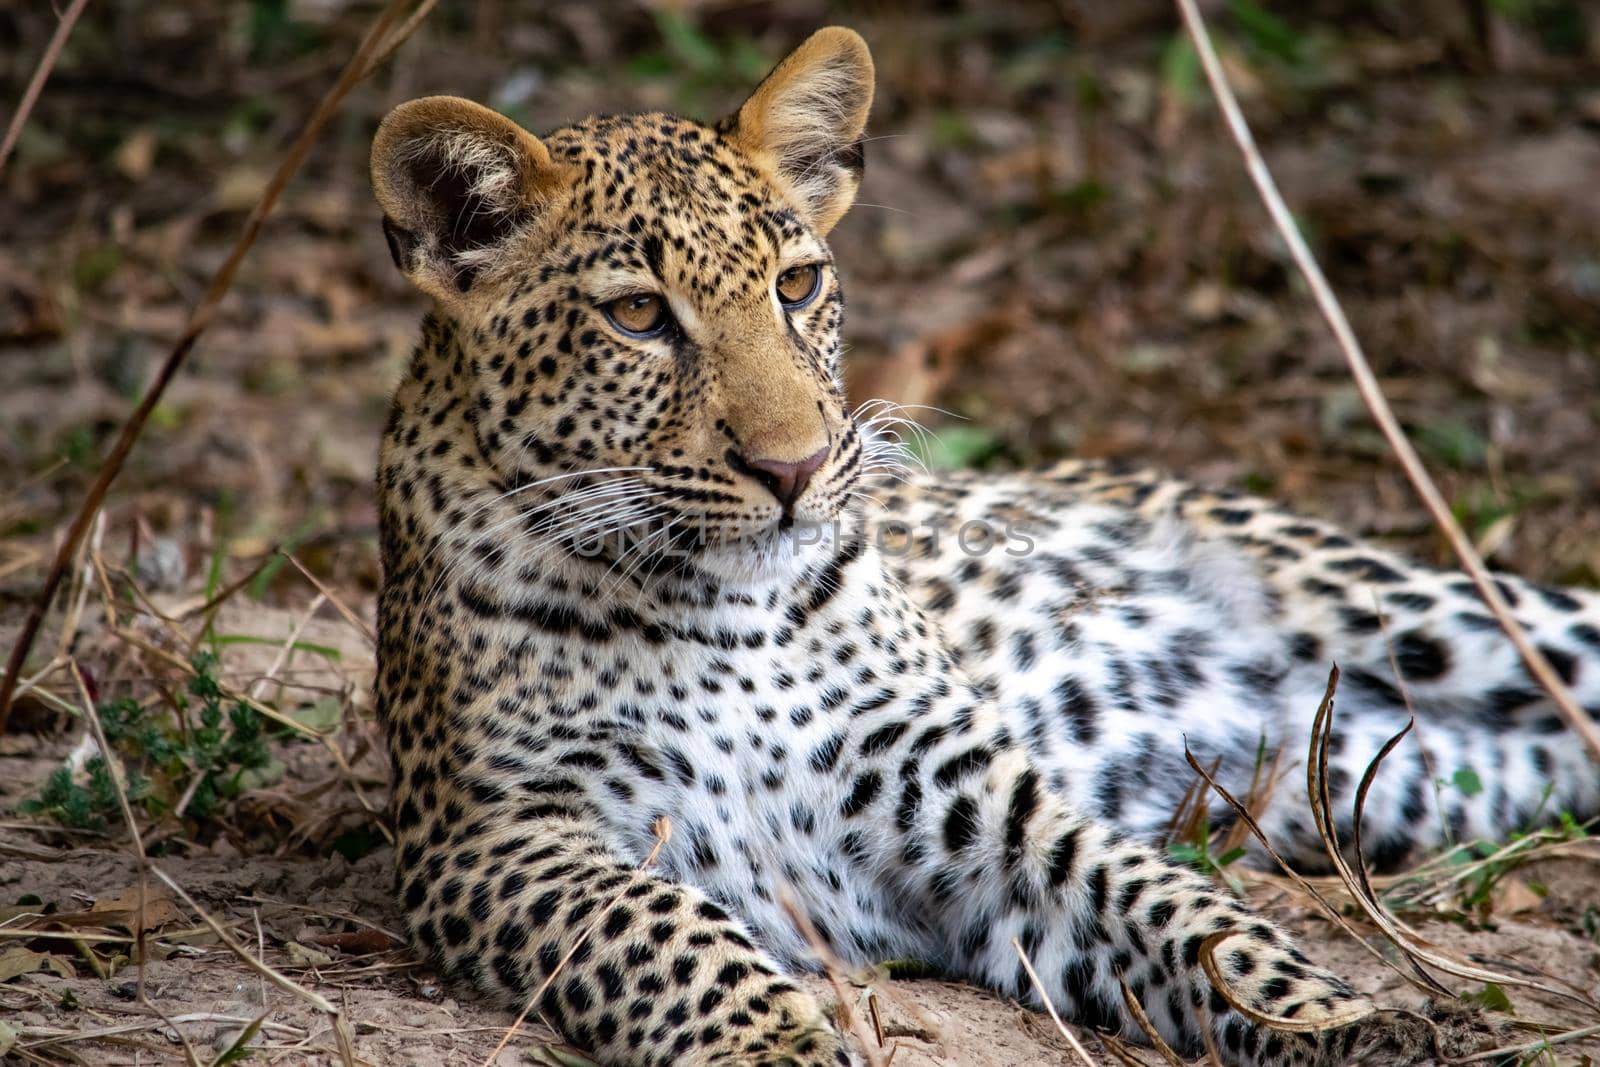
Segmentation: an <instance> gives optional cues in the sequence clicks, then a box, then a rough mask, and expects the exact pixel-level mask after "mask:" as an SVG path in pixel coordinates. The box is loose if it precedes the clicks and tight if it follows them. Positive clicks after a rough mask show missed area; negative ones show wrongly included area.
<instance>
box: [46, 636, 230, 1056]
mask: <svg viewBox="0 0 1600 1067" xmlns="http://www.w3.org/2000/svg"><path fill="white" fill-rule="evenodd" d="M67 666H68V670H69V672H70V673H71V675H72V680H73V682H74V684H76V686H77V689H78V699H79V700H81V701H82V702H83V715H84V718H85V719H87V720H88V722H89V730H90V731H91V732H92V733H93V734H94V743H95V744H96V745H99V746H100V759H101V762H103V763H104V764H105V766H106V773H107V774H109V775H110V776H111V785H112V787H113V788H114V789H115V790H116V791H117V806H118V807H119V808H120V809H121V810H122V818H123V821H124V822H126V823H127V824H128V840H129V841H130V842H132V844H133V853H134V856H135V857H136V858H137V860H138V863H139V898H138V900H139V903H138V907H137V909H136V910H135V912H134V917H133V940H134V953H133V958H134V963H135V968H136V972H135V973H136V974H137V976H138V979H137V984H136V989H137V993H136V996H137V997H138V1000H139V1003H140V1004H143V1005H144V1006H145V1007H147V1008H149V1009H151V1010H152V1011H154V1012H155V1013H156V1014H157V1015H159V1016H160V1017H161V1019H162V1021H163V1022H166V1021H167V1015H166V1013H165V1012H163V1011H162V1010H161V1009H160V1008H158V1007H156V1005H155V1004H154V1003H153V1002H152V1001H151V1000H150V998H149V996H148V995H146V990H145V982H144V965H145V958H146V955H147V953H146V950H145V932H146V931H145V915H146V909H147V908H148V906H149V898H150V857H149V856H148V855H146V854H145V850H144V839H143V837H142V836H141V835H140V832H139V823H138V821H137V820H136V819H135V818H134V817H133V805H132V804H130V803H129V802H128V786H127V783H126V782H124V781H123V778H122V765H121V764H120V763H119V762H118V761H117V758H116V754H115V753H114V752H112V750H111V742H110V741H109V740H107V739H106V730H105V725H104V724H103V723H101V721H100V713H99V711H98V710H97V709H96V708H95V706H94V698H93V697H92V696H90V695H89V684H88V682H86V681H85V680H84V677H83V672H82V671H80V670H79V669H78V664H77V661H76V660H68V661H67ZM88 955H89V957H90V959H93V958H94V954H93V952H92V951H91V952H90V953H89V954H88ZM168 1025H171V1024H170V1023H169V1024H168ZM172 1031H173V1032H174V1033H176V1034H177V1035H178V1040H179V1041H180V1042H181V1043H182V1044H183V1055H184V1059H185V1060H186V1061H187V1062H188V1063H189V1064H191V1067H200V1058H199V1056H198V1055H197V1054H196V1053H195V1050H194V1046H192V1045H191V1044H190V1043H189V1038H188V1036H187V1035H186V1034H184V1032H183V1031H182V1030H179V1029H178V1028H177V1027H176V1026H173V1027H172Z"/></svg>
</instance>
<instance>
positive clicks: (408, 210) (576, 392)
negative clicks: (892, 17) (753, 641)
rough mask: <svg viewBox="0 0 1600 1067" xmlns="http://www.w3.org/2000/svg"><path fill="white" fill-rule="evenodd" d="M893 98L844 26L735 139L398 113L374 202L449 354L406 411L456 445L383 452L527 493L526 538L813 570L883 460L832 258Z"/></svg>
mask: <svg viewBox="0 0 1600 1067" xmlns="http://www.w3.org/2000/svg"><path fill="white" fill-rule="evenodd" d="M872 91H873V66H872V59H871V57H870V55H869V53H868V51H867V48H866V45H865V43H864V42H863V41H862V40H861V38H860V37H859V36H858V35H857V34H855V33H854V32H852V31H850V30H847V29H842V28H830V29H824V30H821V31H819V32H818V33H816V34H814V35H813V36H812V37H811V38H809V39H808V40H807V41H806V42H805V43H804V44H802V45H801V46H800V47H799V48H798V49H796V50H795V51H794V52H793V53H791V54H790V55H789V56H788V57H787V58H786V59H784V60H783V61H782V62H781V63H780V64H779V65H778V66H777V68H776V69H774V70H773V72H772V73H771V74H770V75H769V76H768V77H767V78H766V80H765V81H763V82H762V83H761V85H760V86H759V87H758V88H757V89H756V90H755V92H754V93H753V94H752V95H751V96H750V98H749V99H748V100H746V101H745V103H744V104H743V105H742V106H740V107H739V109H738V110H737V111H736V112H735V113H734V114H732V115H730V116H729V117H727V118H726V119H724V120H723V121H721V122H719V123H716V124H714V125H707V124H703V123H700V122H695V121H692V120H688V119H683V118H678V117H674V116H671V115H666V114H659V113H651V114H639V115H628V116H621V117H601V118H591V119H588V120H585V121H583V122H579V123H576V124H574V125H570V126H566V127H563V128H561V129H558V130H555V131H554V132H552V133H550V134H548V135H546V136H544V137H542V138H541V137H536V136H534V135H533V134H531V133H529V132H528V131H526V130H524V129H523V128H522V127H520V126H519V125H517V124H516V123H514V122H512V121H511V120H510V119H508V118H506V117H505V116H503V115H500V114H498V113H496V112H494V111H491V110H489V109H487V108H484V107H482V106H480V105H478V104H474V103H472V102H470V101H467V100H462V99H458V98H454V97H428V98H425V99H420V100H413V101H411V102H410V103H407V104H403V105H401V106H399V107H397V108H396V109H394V111H392V112H390V114H389V115H388V116H387V117H386V118H385V119H384V120H383V123H382V125H381V126H380V127H379V129H378V133H377V137H376V140H375V142H374V145H373V150H372V181H373V186H374V189H375V191H376V195H377V199H378V203H379V205H380V206H381V207H382V209H383V214H384V222H383V226H384V232H385V234H386V235H387V237H388V241H389V248H390V252H391V254H392V255H393V257H394V261H395V263H396V265H397V266H398V267H399V269H400V270H401V271H402V272H403V273H404V274H405V275H406V276H407V277H408V278H409V279H411V281H412V282H413V283H414V284H415V285H416V286H417V287H418V288H419V289H420V290H421V291H422V292H423V293H425V294H427V295H428V296H429V297H431V298H432V300H433V302H434V315H433V318H432V320H431V323H430V326H429V327H428V332H429V333H431V334H432V335H433V336H434V340H435V342H436V347H437V348H438V350H437V351H435V352H433V353H432V361H431V363H429V364H428V365H427V366H424V367H421V368H420V369H419V368H418V367H415V366H414V367H413V374H412V378H413V380H412V381H410V382H408V384H407V386H403V387H402V390H401V396H400V398H399V401H398V403H399V405H400V406H402V407H405V408H407V409H408V410H407V411H406V412H405V414H406V416H407V418H408V419H409V421H410V422H411V424H412V425H413V427H415V426H417V425H422V426H423V427H427V426H428V425H430V424H431V425H432V426H434V427H439V426H441V425H456V426H458V427H459V432H458V433H457V434H456V439H454V440H449V439H445V440H446V443H444V444H441V443H439V440H434V441H432V442H431V443H430V442H429V441H427V440H424V441H422V442H421V443H420V444H418V442H416V440H415V437H416V434H415V432H414V430H413V433H412V435H411V436H412V438H413V440H412V441H411V442H409V443H407V442H397V441H391V442H389V443H388V444H386V448H392V449H395V450H399V449H403V448H406V447H415V450H416V457H417V461H418V462H420V463H423V464H429V465H432V466H433V467H434V468H435V472H436V473H439V474H440V475H441V476H442V477H443V478H444V480H446V481H449V480H450V479H455V480H457V481H459V480H461V479H463V478H467V479H470V478H478V479H483V480H487V482H488V483H490V484H492V485H493V486H494V487H495V490H496V491H497V492H498V493H499V494H500V495H501V496H502V497H504V498H510V497H512V496H513V495H516V497H517V499H518V507H519V508H520V511H519V514H521V515H523V516H524V517H525V518H526V522H525V523H524V524H523V525H524V529H522V530H521V531H511V532H509V533H508V535H507V536H508V537H517V536H523V537H540V538H544V540H545V541H546V542H549V541H550V540H552V538H553V539H554V540H556V541H559V542H560V543H562V544H563V545H567V546H568V547H572V548H574V549H577V548H579V547H581V546H583V545H587V546H591V547H593V546H596V545H598V546H599V549H598V552H599V554H600V555H601V556H602V558H606V557H609V556H610V555H614V554H615V551H616V550H617V549H618V548H619V547H620V549H621V550H623V551H641V549H640V548H639V542H640V541H641V540H642V539H645V538H652V537H654V538H658V539H659V541H660V543H661V544H663V545H665V544H672V545H674V546H676V547H678V548H680V549H682V548H684V547H685V546H687V547H688V548H689V550H690V555H691V556H699V557H701V558H702V562H703V558H704V557H705V556H707V555H716V556H718V557H719V558H722V559H723V560H724V562H726V560H727V559H728V558H731V557H730V554H731V556H732V557H741V556H745V555H750V554H751V553H754V554H756V555H759V556H760V557H761V558H762V559H763V560H764V561H766V564H773V563H774V562H775V561H777V562H781V561H782V560H783V559H786V558H788V559H791V561H793V560H797V559H799V558H800V557H802V556H804V555H805V554H806V551H805V545H806V544H807V538H806V537H805V536H804V531H805V530H806V529H807V528H816V527H826V526H828V525H830V524H831V523H833V521H834V520H835V519H836V518H837V517H838V516H839V515H840V513H841V512H842V511H843V510H844V509H846V508H847V507H848V505H849V502H850V501H851V499H852V496H853V494H854V492H855V486H856V484H857V482H858V480H859V479H860V478H861V476H862V471H863V466H864V460H863V457H864V455H868V454H870V453H868V452H865V451H864V441H863V435H862V433H861V431H860V428H859V427H858V426H857V425H856V423H855V421H854V420H853V419H852V416H851V413H850V411H849V409H848V408H847V407H846V405H845V400H844V394H843V390H842V388H841V383H840V377H839V350H840V342H839V330H840V323H841V319H842V315H843V308H844V300H843V296H842V293H841V290H840V285H839V279H838V276H837V274H836V272H835V270H834V265H833V260H832V257H831V254H830V252H829V249H828V245H827V243H826V241H825V238H826V236H827V234H828V232H829V230H830V229H832V227H833V226H834V224H835V223H836V222H838V220H839V219H840V217H841V216H842V215H843V214H844V213H845V212H846V211H847V210H848V209H849V207H850V205H851V203H852V201H853V200H854V198H855V194H856V190H857V188H858V186H859V184H860V180H861V173H862V137H863V130H864V128H865V125H866V120H867V112H868V108H869V106H870V104H871V100H872ZM425 347H426V345H425ZM408 389H409V390H410V391H409V392H408V391H407V390H408ZM391 433H393V428H391ZM441 434H442V431H441ZM435 436H436V437H440V436H441V435H440V434H436V435H435ZM441 439H442V438H441ZM423 446H426V447H423ZM597 533H598V534H599V536H596V535H597ZM613 538H614V541H608V539H613ZM766 564H764V565H766Z"/></svg>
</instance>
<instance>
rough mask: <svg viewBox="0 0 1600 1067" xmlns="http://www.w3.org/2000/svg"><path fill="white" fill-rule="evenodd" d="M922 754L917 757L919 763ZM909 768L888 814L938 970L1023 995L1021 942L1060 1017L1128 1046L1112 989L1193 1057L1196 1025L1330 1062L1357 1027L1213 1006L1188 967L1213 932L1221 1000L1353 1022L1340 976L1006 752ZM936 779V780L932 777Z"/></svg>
mask: <svg viewBox="0 0 1600 1067" xmlns="http://www.w3.org/2000/svg"><path fill="white" fill-rule="evenodd" d="M930 762H932V761H930ZM923 766H924V765H923V764H922V763H921V762H920V761H911V760H908V761H907V762H906V763H905V764H904V765H903V775H902V779H901V782H900V795H899V798H898V807H897V816H896V817H897V819H898V825H899V827H900V828H901V829H902V832H903V834H904V837H903V846H902V847H903V849H904V857H905V859H907V860H908V861H909V862H908V864H907V866H906V875H907V876H908V877H909V878H910V879H911V881H910V884H908V885H907V886H905V887H904V892H905V893H906V894H908V895H909V896H910V897H911V900H912V903H911V905H910V907H911V909H912V910H913V913H914V914H917V915H920V916H925V917H926V922H927V923H928V925H929V926H930V927H931V928H932V930H933V932H934V935H935V939H936V941H937V942H938V943H939V945H940V946H941V947H942V949H943V952H944V958H943V960H942V961H941V962H942V963H943V964H944V965H945V966H947V967H949V968H950V969H952V970H954V971H956V972H958V973H960V974H962V975H963V976H965V977H967V978H969V979H972V980H974V981H976V982H979V983H981V984H983V985H985V986H988V987H990V988H992V989H995V990H996V991H998V992H1000V993H1002V994H1004V995H1007V996H1013V997H1017V998H1019V999H1022V1000H1024V1001H1027V1002H1030V1003H1032V1004H1034V1005H1035V1006H1038V1005H1039V1000H1038V997H1037V995H1036V994H1035V992H1034V989H1033V986H1032V983H1031V982H1030V980H1029V979H1028V977H1027V976H1026V974H1025V972H1024V969H1023V967H1022V965H1021V961H1020V959H1019V958H1018V956H1017V954H1016V951H1015V949H1014V947H1013V945H1012V939H1013V938H1015V939H1017V940H1018V941H1020V942H1021V944H1022V946H1023V948H1024V950H1025V951H1026V952H1027V954H1028V956H1029V958H1030V959H1031V960H1032V961H1033V963H1034V966H1035V967H1036V968H1037V970H1038V973H1039V975H1040V978H1041V979H1042V981H1043V984H1044V988H1045V993H1046V994H1047V995H1048V996H1049V997H1050V999H1051V1001H1052V1002H1053V1003H1054V1004H1055V1005H1056V1007H1057V1008H1058V1009H1060V1010H1061V1011H1062V1013H1063V1014H1064V1015H1065V1016H1066V1017H1067V1018H1069V1019H1073V1020H1075V1021H1077V1022H1080V1023H1085V1024H1088V1025H1091V1026H1096V1027H1101V1028H1104V1029H1107V1030H1110V1031H1114V1032H1117V1033H1121V1034H1123V1035H1125V1036H1128V1037H1132V1038H1134V1039H1138V1038H1139V1037H1140V1035H1141V1030H1140V1027H1139V1025H1138V1024H1137V1023H1136V1021H1135V1019H1134V1018H1133V1016H1132V1015H1131V1014H1130V1012H1129V1011H1128V1009H1127V1008H1126V1007H1125V1002H1124V998H1123V992H1122V983H1123V982H1126V983H1127V986H1128V988H1129V990H1130V991H1131V992H1132V994H1133V995H1134V996H1135V997H1137V998H1138V1000H1139V1001H1140V1003H1141V1004H1142V1005H1143V1007H1144V1009H1145V1011H1146V1012H1147V1014H1148V1015H1149V1017H1150V1019H1151V1021H1152V1023H1153V1024H1154V1025H1155V1027H1156V1028H1157V1029H1158V1030H1159V1031H1160V1034H1161V1036H1162V1038H1163V1039H1164V1040H1166V1041H1167V1042H1168V1043H1169V1044H1171V1045H1172V1046H1173V1047H1174V1048H1176V1049H1178V1050H1179V1051H1180V1052H1182V1053H1184V1054H1185V1055H1197V1054H1200V1053H1202V1052H1203V1049H1204V1046H1203V1039H1202V1037H1201V1028H1202V1027H1203V1026H1206V1025H1209V1026H1210V1027H1211V1032H1212V1034H1213V1036H1214V1037H1215V1039H1216V1044H1217V1046H1218V1048H1219V1049H1220V1050H1221V1051H1222V1053H1223V1055H1224V1057H1225V1058H1227V1059H1228V1060H1229V1061H1230V1062H1233V1063H1239V1064H1287V1063H1328V1064H1332V1063H1342V1062H1345V1059H1344V1057H1345V1056H1346V1054H1347V1052H1348V1050H1349V1048H1350V1047H1351V1046H1352V1045H1353V1044H1354V1043H1355V1042H1356V1041H1357V1039H1358V1038H1359V1037H1360V1036H1361V1030H1362V1024H1356V1025H1348V1026H1340V1027H1338V1028H1336V1029H1333V1030H1329V1031H1326V1032H1323V1033H1320V1034H1315V1035H1309V1034H1288V1033H1278V1032H1274V1031H1269V1030H1267V1029H1266V1028H1264V1027H1263V1026H1261V1025H1260V1024H1258V1023H1256V1022H1252V1021H1250V1020H1249V1019H1248V1018H1246V1017H1245V1016H1244V1015H1241V1014H1240V1013H1239V1012H1237V1011H1235V1010H1233V1009H1232V1008H1230V1007H1229V1005H1228V1003H1227V1002H1226V1001H1225V1000H1224V999H1223V997H1222V996H1221V995H1220V994H1219V993H1218V992H1217V991H1216V990H1215V989H1214V988H1213V987H1212V984H1211V982H1210V981H1209V980H1208V978H1207V977H1206V975H1205V972H1204V970H1203V969H1202V966H1201V963H1200V952H1201V948H1202V945H1203V943H1204V942H1205V941H1206V939H1207V938H1209V937H1211V936H1212V935H1214V934H1218V933H1224V932H1232V933H1233V934H1234V936H1232V937H1230V938H1228V939H1227V940H1226V941H1224V942H1222V943H1221V944H1220V945H1218V946H1216V955H1215V959H1216V963H1217V965H1218V968H1219V970H1220V973H1221V975H1222V977H1223V979H1224V980H1225V981H1226V983H1227V985H1228V987H1229V988H1230V990H1231V991H1232V993H1233V995H1235V996H1236V997H1238V998H1239V999H1240V1000H1241V1001H1242V1002H1243V1003H1244V1004H1246V1005H1247V1006H1249V1007H1250V1008H1251V1009H1253V1010H1254V1011H1256V1012H1259V1013H1262V1014H1265V1015H1272V1016H1283V1017H1288V1018H1293V1019H1296V1020H1298V1021H1302V1022H1327V1021H1334V1020H1341V1019H1345V1020H1348V1019H1351V1018H1354V1017H1360V1016H1364V1015H1365V1014H1366V1013H1367V1011H1368V1005H1367V1003H1366V1001H1364V999H1363V998H1362V997H1361V996H1359V995H1358V994H1357V993H1356V992H1355V991H1354V990H1352V989H1351V987H1350V986H1349V985H1347V984H1346V983H1345V982H1344V981H1342V980H1341V979H1339V978H1338V977H1337V976H1335V975H1333V974H1332V973H1330V972H1328V971H1326V970H1324V969H1323V968H1321V967H1318V966H1317V965H1315V964H1314V963H1312V962H1311V961H1310V960H1309V959H1307V958H1306V957H1305V955H1303V954H1302V953H1301V952H1300V951H1299V950H1298V949H1297V948H1295V946H1294V945H1293V943H1292V942H1291V941H1290V939H1289V937H1288V936H1287V935H1286V934H1285V933H1283V932H1282V931H1281V930H1279V929H1278V928H1277V927H1276V926H1274V925H1273V924H1272V923H1270V922H1268V921H1266V920H1264V919H1262V918H1259V917H1257V916H1254V915H1252V914H1251V913H1250V912H1249V911H1248V910H1247V909H1246V908H1245V906H1244V905H1243V904H1241V903H1240V902H1239V901H1237V900H1235V899H1233V898H1232V897H1230V896H1229V895H1228V893H1227V892H1226V891H1225V890H1222V889H1219V888H1218V887H1217V886H1215V885H1213V884H1212V883H1211V882H1210V881H1208V880H1207V879H1206V878H1204V877H1203V876H1201V875H1200V874H1199V873H1198V872H1196V871H1194V870H1192V869H1189V868H1187V867H1182V866H1179V865H1177V864H1175V863H1173V862H1172V861H1171V860H1169V859H1168V858H1166V857H1165V856H1163V855H1162V854H1161V853H1159V852H1158V851H1156V850H1155V849H1152V848H1150V847H1148V846H1146V845H1143V844H1140V843H1137V842H1135V841H1133V840H1131V839H1129V838H1127V837H1125V836H1123V835H1121V834H1119V833H1117V832H1116V831H1114V830H1112V829H1110V828H1109V827H1107V826H1105V825H1104V824H1101V823H1097V822H1094V821H1091V820H1089V819H1086V818H1084V817H1083V816H1081V815H1080V814H1078V813H1076V812H1074V811H1073V810H1072V809H1071V808H1069V807H1068V806H1067V804H1066V803H1065V802H1064V801H1063V800H1062V799H1061V798H1060V797H1058V796H1056V795H1054V794H1053V793H1052V792H1051V791H1050V790H1049V789H1048V788H1047V787H1046V784H1045V775H1044V774H1042V773H1041V770H1040V769H1039V768H1036V767H1034V766H1032V765H1030V763H1029V761H1028V760H1027V758H1026V757H1025V756H1024V754H1023V753H1022V752H1021V751H1020V750H1019V749H1016V748H1000V749H999V750H998V751H995V752H994V755H993V756H992V757H991V758H990V760H989V762H988V765H987V767H986V768H984V769H983V771H982V773H981V775H980V774H977V773H974V774H971V775H967V776H965V777H962V778H959V779H957V780H954V781H949V782H948V785H947V786H944V787H941V786H940V784H939V772H938V770H932V771H931V774H924V773H923ZM945 777H946V779H947V780H948V777H949V776H945Z"/></svg>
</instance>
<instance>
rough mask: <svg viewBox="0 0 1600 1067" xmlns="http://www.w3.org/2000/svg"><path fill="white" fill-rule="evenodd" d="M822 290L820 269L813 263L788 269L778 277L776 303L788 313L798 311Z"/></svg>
mask: <svg viewBox="0 0 1600 1067" xmlns="http://www.w3.org/2000/svg"><path fill="white" fill-rule="evenodd" d="M821 288H822V269H821V268H820V267H818V266H817V265H816V264H815V263H807V264H804V265H803V266H799V267H790V268H789V269H788V270H786V271H784V272H783V273H782V274H780V275H778V302H779V303H781V304H782V305H783V306H784V308H786V309H787V310H789V311H798V310H799V309H800V308H803V307H805V306H806V305H807V304H809V303H811V301H812V300H813V299H815V298H816V295H817V290H819V289H821Z"/></svg>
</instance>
